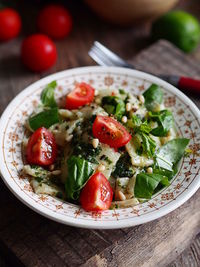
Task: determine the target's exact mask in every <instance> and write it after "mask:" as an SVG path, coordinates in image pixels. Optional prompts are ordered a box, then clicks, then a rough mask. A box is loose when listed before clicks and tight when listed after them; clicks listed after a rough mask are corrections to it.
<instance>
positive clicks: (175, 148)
mask: <svg viewBox="0 0 200 267" xmlns="http://www.w3.org/2000/svg"><path fill="white" fill-rule="evenodd" d="M188 143H189V139H186V138H176V139H173V140H171V141H169V142H167V143H166V144H165V145H163V146H162V147H161V148H160V150H159V151H158V153H157V155H156V164H157V166H158V167H159V168H163V169H166V170H168V171H173V168H174V166H175V165H176V164H177V163H178V162H179V160H180V159H181V158H182V156H183V155H184V152H185V148H186V147H187V145H188Z"/></svg>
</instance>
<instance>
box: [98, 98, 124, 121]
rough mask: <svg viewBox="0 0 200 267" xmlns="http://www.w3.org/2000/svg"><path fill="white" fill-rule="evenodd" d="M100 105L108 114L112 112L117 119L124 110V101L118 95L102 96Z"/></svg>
mask: <svg viewBox="0 0 200 267" xmlns="http://www.w3.org/2000/svg"><path fill="white" fill-rule="evenodd" d="M102 106H103V108H104V109H105V110H106V112H108V114H113V115H114V116H115V117H116V119H117V120H121V118H122V116H123V115H124V114H125V112H126V109H125V103H124V101H123V100H122V99H121V98H120V97H118V96H104V97H103V98H102Z"/></svg>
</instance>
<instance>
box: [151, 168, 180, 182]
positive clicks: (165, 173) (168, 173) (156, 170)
mask: <svg viewBox="0 0 200 267" xmlns="http://www.w3.org/2000/svg"><path fill="white" fill-rule="evenodd" d="M153 173H156V174H161V175H163V176H166V177H167V178H168V179H169V180H170V179H171V178H172V177H173V176H174V175H175V173H176V172H175V171H169V170H165V169H163V168H158V167H155V168H154V169H153Z"/></svg>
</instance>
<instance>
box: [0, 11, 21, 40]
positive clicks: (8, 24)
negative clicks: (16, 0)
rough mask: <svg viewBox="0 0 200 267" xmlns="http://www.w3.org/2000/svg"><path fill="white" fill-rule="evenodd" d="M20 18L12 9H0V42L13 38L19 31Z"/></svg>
mask: <svg viewBox="0 0 200 267" xmlns="http://www.w3.org/2000/svg"><path fill="white" fill-rule="evenodd" d="M21 24H22V23H21V18H20V16H19V14H18V12H17V11H15V10H14V9H12V8H3V9H0V41H8V40H10V39H13V38H15V37H16V36H17V35H18V34H19V32H20V30H21Z"/></svg>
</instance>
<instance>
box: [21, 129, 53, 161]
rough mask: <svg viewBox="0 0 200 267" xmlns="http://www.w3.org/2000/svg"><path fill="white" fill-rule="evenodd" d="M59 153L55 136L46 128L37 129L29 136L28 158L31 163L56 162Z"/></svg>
mask: <svg viewBox="0 0 200 267" xmlns="http://www.w3.org/2000/svg"><path fill="white" fill-rule="evenodd" d="M56 155H57V145H56V141H55V137H54V136H53V134H52V133H51V132H50V131H48V130H47V129H46V128H44V127H41V128H39V129H37V130H36V131H35V132H34V133H33V134H32V135H31V137H30V138H29V140H28V145H27V148H26V159H27V161H28V163H30V164H36V165H41V166H48V165H51V164H53V163H54V161H55V159H56Z"/></svg>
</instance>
